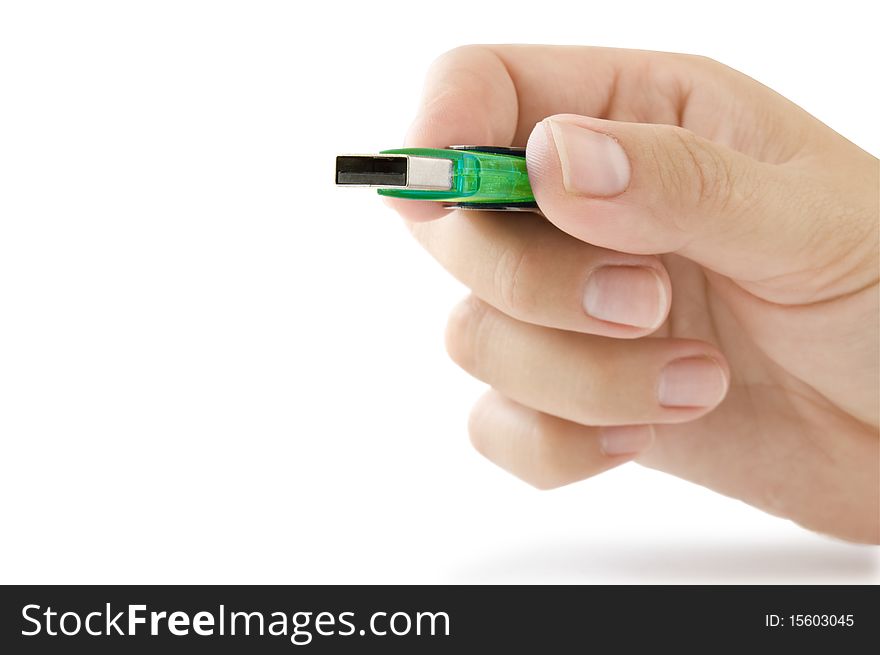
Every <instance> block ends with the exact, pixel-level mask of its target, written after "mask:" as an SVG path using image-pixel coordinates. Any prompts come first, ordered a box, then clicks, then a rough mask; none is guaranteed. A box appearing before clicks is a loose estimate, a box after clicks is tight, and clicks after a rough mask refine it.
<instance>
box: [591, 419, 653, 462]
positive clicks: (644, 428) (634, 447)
mask: <svg viewBox="0 0 880 655" xmlns="http://www.w3.org/2000/svg"><path fill="white" fill-rule="evenodd" d="M653 441H654V430H653V428H652V427H651V426H650V425H615V426H608V427H604V428H600V430H599V447H600V448H601V449H602V452H603V453H605V454H606V455H610V456H615V455H635V454H636V453H640V452H642V451H643V450H645V449H646V448H647V447H648V446H650V445H651V443H652V442H653Z"/></svg>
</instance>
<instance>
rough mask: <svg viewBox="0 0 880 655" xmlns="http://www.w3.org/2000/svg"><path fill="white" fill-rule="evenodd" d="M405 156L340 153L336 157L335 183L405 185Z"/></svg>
mask: <svg viewBox="0 0 880 655" xmlns="http://www.w3.org/2000/svg"><path fill="white" fill-rule="evenodd" d="M406 163H407V162H406V157H387V156H383V155H340V156H339V157H337V158H336V184H369V185H372V186H406Z"/></svg>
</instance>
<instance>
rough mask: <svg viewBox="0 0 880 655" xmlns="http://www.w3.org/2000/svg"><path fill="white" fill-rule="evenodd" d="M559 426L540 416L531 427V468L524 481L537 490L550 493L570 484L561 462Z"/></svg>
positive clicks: (548, 418) (551, 420)
mask: <svg viewBox="0 0 880 655" xmlns="http://www.w3.org/2000/svg"><path fill="white" fill-rule="evenodd" d="M556 431H557V426H556V425H555V423H554V422H553V419H552V418H550V417H549V416H545V415H540V414H539V415H538V416H536V418H535V421H534V422H533V424H532V426H531V432H532V434H531V443H532V452H531V453H530V454H531V458H530V459H531V466H530V469H529V474H528V477H524V478H523V479H524V480H525V481H526V482H528V483H529V484H530V485H532V486H533V487H534V488H535V489H539V490H541V491H548V490H550V489H556V488H558V487H561V486H564V485H565V484H567V483H568V480H567V479H566V476H565V475H564V472H563V470H562V469H563V468H564V465H563V462H561V461H560V448H559V440H558V439H557V433H556Z"/></svg>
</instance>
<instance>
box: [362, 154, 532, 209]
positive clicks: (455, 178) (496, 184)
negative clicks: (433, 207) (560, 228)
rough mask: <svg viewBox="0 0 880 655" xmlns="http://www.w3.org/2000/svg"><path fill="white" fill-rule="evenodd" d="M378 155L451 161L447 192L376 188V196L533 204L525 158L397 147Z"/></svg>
mask: <svg viewBox="0 0 880 655" xmlns="http://www.w3.org/2000/svg"><path fill="white" fill-rule="evenodd" d="M381 154H389V155H413V156H418V157H434V158H438V159H449V160H451V161H452V188H451V189H449V190H448V191H423V190H416V189H379V190H378V191H379V194H380V195H383V196H391V197H394V198H409V199H411V200H438V201H441V202H445V203H449V204H459V203H462V204H465V205H469V206H475V205H476V206H479V205H481V204H486V205H493V206H494V205H499V206H502V205H510V206H517V205H528V204H531V203H534V202H535V196H534V195H533V194H532V187H531V185H530V184H529V175H528V172H527V171H526V160H525V157H519V156H516V155H509V154H496V153H488V152H479V151H473V150H447V149H442V148H398V149H396V150H383V151H382V153H381Z"/></svg>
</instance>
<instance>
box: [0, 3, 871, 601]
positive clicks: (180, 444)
mask: <svg viewBox="0 0 880 655" xmlns="http://www.w3.org/2000/svg"><path fill="white" fill-rule="evenodd" d="M871 5H872V3H867V2H840V1H838V2H835V3H833V5H828V4H826V3H822V4H820V5H817V6H811V5H809V4H808V3H770V2H760V3H746V2H729V3H723V4H722V3H710V2H692V3H681V2H680V3H675V2H668V1H666V2H623V1H619V0H615V1H614V2H551V1H547V0H540V1H535V2H529V3H525V2H523V3H517V2H511V1H510V0H508V1H506V2H487V1H485V0H481V1H479V2H465V3H460V4H459V3H456V2H452V1H445V2H444V1H443V0H440V1H436V2H430V3H420V2H415V0H412V1H410V2H392V1H387V0H383V1H382V2H370V1H367V0H362V1H361V2H353V3H349V4H346V3H341V2H339V1H333V2H235V3H233V2H218V1H211V2H157V1H152V2H76V3H74V2H57V3H47V2H6V3H3V4H2V5H0V443H2V457H0V467H2V468H0V474H2V476H0V494H2V497H0V532H2V538H0V581H2V582H5V583H11V582H29V583H35V582H43V583H46V582H92V583H98V582H111V583H112V582H126V583H137V582H140V583H151V582H181V583H182V582H186V583H195V582H216V583H219V582H252V583H274V582H279V583H280V582H284V583H304V582H315V583H331V582H333V583H336V582H383V583H384V582H388V583H390V582H413V583H427V582H487V581H491V582H513V581H525V582H754V581H764V582H868V581H872V582H877V581H878V580H880V574H878V561H877V550H876V549H873V548H869V547H859V546H853V545H848V544H842V543H839V542H836V541H833V540H829V539H825V538H822V537H819V536H816V535H813V534H810V533H808V532H805V531H803V530H801V529H800V528H798V527H796V526H794V525H792V524H789V523H787V522H785V521H782V520H780V519H776V518H772V517H770V516H767V515H764V514H762V513H760V512H759V511H757V510H754V509H752V508H750V507H747V506H746V505H743V504H741V503H739V502H737V501H734V500H730V499H727V498H724V497H721V496H719V495H717V494H714V493H712V492H710V491H707V490H705V489H702V488H700V487H697V486H694V485H692V484H689V483H686V482H682V481H680V480H677V479H674V478H671V477H668V476H665V475H663V474H660V473H656V472H652V471H648V470H645V469H641V468H639V467H638V466H636V465H628V466H624V467H622V468H621V469H618V470H615V471H612V472H610V473H607V474H605V475H602V476H601V477H599V478H597V479H594V480H589V481H587V482H584V483H581V484H578V485H574V486H571V487H568V488H564V489H561V490H557V491H553V492H538V491H535V490H533V489H531V488H530V487H527V486H526V485H524V484H523V483H520V482H519V481H517V480H516V479H514V478H512V477H510V476H508V475H507V474H506V473H504V472H502V471H500V470H498V469H496V468H494V467H493V466H492V465H491V464H489V463H488V462H486V461H484V460H483V459H481V458H480V456H479V455H477V454H476V453H475V452H473V451H472V450H471V448H470V446H469V443H468V439H467V435H466V418H467V414H468V410H469V406H470V404H471V403H472V401H473V400H474V399H475V398H476V397H477V396H478V395H479V394H480V392H481V390H482V385H480V384H479V383H477V382H475V381H473V380H471V379H469V378H468V377H467V376H466V375H465V374H464V373H462V372H461V371H459V370H458V369H457V368H456V367H455V366H454V365H453V364H452V363H451V362H449V361H448V360H447V358H446V355H445V353H444V349H443V342H442V341H443V340H442V334H443V328H444V324H445V320H446V314H447V311H448V309H449V308H450V307H451V306H452V305H453V304H454V303H455V302H456V301H457V300H458V299H459V298H460V297H461V296H463V295H464V293H465V290H464V289H463V288H462V287H461V286H460V285H458V284H457V283H456V282H454V281H453V280H452V279H451V278H450V277H449V276H448V275H447V274H446V273H445V272H444V271H442V270H441V269H440V268H439V266H437V265H436V264H435V263H434V262H433V261H432V260H431V259H430V257H429V256H428V255H427V254H425V253H424V252H422V251H421V249H420V248H419V247H418V246H417V245H416V244H415V243H414V242H413V241H412V240H411V239H410V237H409V235H408V233H407V232H406V230H405V229H404V227H403V226H402V224H401V223H400V221H399V220H398V219H397V217H396V216H394V215H393V214H392V213H391V212H390V211H389V210H387V209H386V208H385V207H384V205H383V204H382V203H381V202H380V201H379V200H378V199H377V198H375V197H374V196H373V194H372V193H371V192H369V191H366V190H341V189H340V190H337V189H335V188H334V187H333V186H332V169H333V156H334V155H335V154H336V153H337V152H368V151H373V150H378V149H383V148H389V147H395V146H397V145H399V143H400V141H401V139H402V137H403V134H404V131H405V129H406V127H407V125H408V123H409V121H410V120H411V118H412V116H413V112H414V110H415V107H416V103H417V100H418V96H419V93H420V90H421V86H422V78H423V73H424V71H425V69H426V68H427V66H428V65H429V63H430V62H431V60H432V59H434V58H435V57H436V56H438V55H439V54H441V53H442V52H443V51H445V50H447V49H450V48H452V47H454V46H456V45H460V44H464V43H469V42H530V43H567V44H591V45H605V46H617V47H634V48H644V49H659V50H675V51H682V52H692V53H698V54H704V55H708V56H711V57H713V58H715V59H718V60H721V61H723V62H725V63H727V64H729V65H731V66H733V67H735V68H738V69H740V70H742V71H744V72H746V73H748V74H749V75H751V76H753V77H755V78H757V79H759V80H761V81H762V82H764V83H765V84H767V85H769V86H771V87H773V88H775V89H777V90H778V91H780V92H781V93H783V94H784V95H787V96H788V97H790V98H791V99H793V100H794V101H795V102H797V103H798V104H800V105H802V106H803V107H805V108H806V109H807V110H808V111H810V112H812V113H813V114H815V115H816V116H818V117H819V118H820V119H822V120H823V121H825V122H826V123H828V124H829V125H831V126H832V127H834V128H835V129H837V130H838V131H840V132H841V133H843V134H844V135H845V136H847V137H848V138H850V139H852V140H853V141H855V142H856V143H858V144H859V145H861V146H862V147H863V148H865V149H867V150H869V151H871V152H873V153H874V154H877V153H878V152H880V130H878V122H877V116H878V85H877V77H876V61H877V54H878V52H877V47H876V45H874V44H875V43H876V29H877V16H876V12H874V11H873V10H871V9H870V8H869V7H870V6H871ZM872 13H873V14H875V15H871V14H872Z"/></svg>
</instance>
